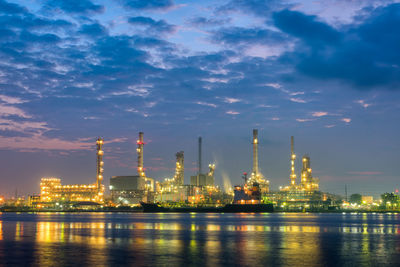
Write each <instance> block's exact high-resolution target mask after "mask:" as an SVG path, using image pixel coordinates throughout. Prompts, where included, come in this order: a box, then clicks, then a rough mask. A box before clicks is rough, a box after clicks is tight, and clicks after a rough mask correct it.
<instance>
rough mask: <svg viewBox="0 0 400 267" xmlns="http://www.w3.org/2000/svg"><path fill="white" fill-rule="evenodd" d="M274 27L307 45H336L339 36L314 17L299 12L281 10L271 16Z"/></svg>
mask: <svg viewBox="0 0 400 267" xmlns="http://www.w3.org/2000/svg"><path fill="white" fill-rule="evenodd" d="M273 19H274V22H275V26H276V27H278V28H279V29H280V30H282V31H284V32H286V33H288V34H290V35H292V36H295V37H298V38H300V39H302V40H303V41H305V42H308V43H313V44H316V43H328V44H331V43H337V42H339V40H340V38H341V34H340V33H339V32H338V31H336V30H335V29H333V28H332V27H330V26H328V25H327V24H325V23H323V22H319V21H318V20H317V18H316V17H315V16H308V15H304V14H303V13H301V12H297V11H291V10H287V9H286V10H283V11H280V12H276V13H274V15H273Z"/></svg>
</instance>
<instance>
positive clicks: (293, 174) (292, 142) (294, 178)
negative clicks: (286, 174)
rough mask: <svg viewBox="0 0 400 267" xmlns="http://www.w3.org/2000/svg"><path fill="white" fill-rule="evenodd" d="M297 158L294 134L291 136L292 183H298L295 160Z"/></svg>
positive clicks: (293, 184) (292, 184)
mask: <svg viewBox="0 0 400 267" xmlns="http://www.w3.org/2000/svg"><path fill="white" fill-rule="evenodd" d="M295 160H296V154H294V136H291V137H290V165H291V166H290V170H291V172H290V185H291V186H295V185H296V172H295V170H294V162H295Z"/></svg>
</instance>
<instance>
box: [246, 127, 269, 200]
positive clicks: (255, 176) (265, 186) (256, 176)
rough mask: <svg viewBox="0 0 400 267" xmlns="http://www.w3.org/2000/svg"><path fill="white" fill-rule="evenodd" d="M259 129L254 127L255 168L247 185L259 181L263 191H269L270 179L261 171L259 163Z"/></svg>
mask: <svg viewBox="0 0 400 267" xmlns="http://www.w3.org/2000/svg"><path fill="white" fill-rule="evenodd" d="M258 143H259V142H258V130H257V129H253V142H252V144H253V170H252V172H251V176H250V178H249V179H248V180H247V185H249V186H253V184H254V183H258V185H259V187H260V190H261V193H268V192H269V181H268V180H266V179H265V177H264V175H263V174H262V173H261V172H260V169H259V165H258Z"/></svg>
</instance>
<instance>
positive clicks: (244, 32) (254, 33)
mask: <svg viewBox="0 0 400 267" xmlns="http://www.w3.org/2000/svg"><path fill="white" fill-rule="evenodd" d="M211 39H212V41H213V42H215V43H218V44H225V45H230V46H237V45H251V46H253V45H255V44H261V45H264V46H267V45H277V44H279V45H280V46H282V45H283V44H282V43H283V42H284V41H285V39H284V38H283V37H282V35H281V34H280V33H279V32H275V31H272V30H269V29H263V28H243V27H228V28H220V29H218V30H217V31H215V32H214V33H213V36H212V37H211Z"/></svg>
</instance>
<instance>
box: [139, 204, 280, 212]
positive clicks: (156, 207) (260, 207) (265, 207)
mask: <svg viewBox="0 0 400 267" xmlns="http://www.w3.org/2000/svg"><path fill="white" fill-rule="evenodd" d="M140 205H142V207H143V212H219V213H224V212H226V213H235V212H240V213H242V212H248V213H254V212H256V213H257V212H273V211H274V207H273V205H272V204H226V205H225V206H222V207H204V206H197V207H190V206H187V207H163V206H161V205H160V204H158V203H145V202H140Z"/></svg>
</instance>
